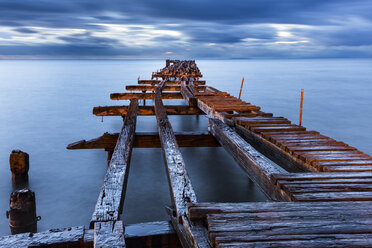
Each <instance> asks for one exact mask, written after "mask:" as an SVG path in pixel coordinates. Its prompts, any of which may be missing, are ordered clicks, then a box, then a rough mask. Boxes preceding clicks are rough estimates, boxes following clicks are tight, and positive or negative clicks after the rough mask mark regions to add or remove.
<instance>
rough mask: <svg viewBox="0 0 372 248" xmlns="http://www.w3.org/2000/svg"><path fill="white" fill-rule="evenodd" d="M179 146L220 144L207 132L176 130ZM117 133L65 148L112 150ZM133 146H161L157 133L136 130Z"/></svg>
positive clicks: (75, 143)
mask: <svg viewBox="0 0 372 248" xmlns="http://www.w3.org/2000/svg"><path fill="white" fill-rule="evenodd" d="M175 135H176V140H177V143H178V146H179V147H216V146H220V144H219V143H218V142H217V140H216V139H215V138H214V136H213V135H211V134H210V133H209V132H177V133H175ZM118 137H119V133H113V134H110V133H104V134H103V135H102V136H100V137H98V138H95V139H91V140H88V141H86V140H80V141H77V142H74V143H72V144H69V145H68V146H67V149H71V150H73V149H105V150H108V151H109V150H112V151H113V150H114V149H115V145H116V142H117V139H118ZM133 148H161V144H160V138H159V133H153V132H136V134H135V136H134V143H133Z"/></svg>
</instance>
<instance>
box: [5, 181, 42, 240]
mask: <svg viewBox="0 0 372 248" xmlns="http://www.w3.org/2000/svg"><path fill="white" fill-rule="evenodd" d="M9 207H10V210H9V211H7V212H6V217H7V218H9V219H10V223H9V226H10V230H11V232H12V234H17V233H25V232H33V233H34V232H37V222H38V221H39V220H40V219H41V217H40V216H36V203H35V193H34V192H32V191H31V190H29V189H28V188H25V189H21V190H17V191H14V192H13V193H12V194H11V195H10V203H9Z"/></svg>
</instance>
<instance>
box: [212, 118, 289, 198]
mask: <svg viewBox="0 0 372 248" xmlns="http://www.w3.org/2000/svg"><path fill="white" fill-rule="evenodd" d="M209 131H210V132H211V133H212V134H213V135H214V136H215V137H216V139H217V140H218V141H219V142H220V144H221V145H222V146H223V147H224V148H225V149H226V151H228V152H229V153H230V155H231V156H233V158H234V159H235V161H236V162H237V163H238V164H239V166H240V167H241V168H242V169H243V170H244V171H245V172H246V173H247V174H248V176H249V177H250V178H251V179H252V180H253V181H254V182H255V183H256V184H257V185H259V186H260V187H261V189H262V190H263V192H264V193H265V194H266V195H267V196H268V197H270V198H271V199H281V198H280V196H279V195H277V194H276V190H275V188H274V187H273V182H272V181H271V179H270V176H271V175H272V174H276V173H277V172H279V171H281V172H282V173H287V172H286V170H284V169H283V168H281V167H280V166H278V165H276V164H274V163H273V162H272V161H270V160H269V159H267V158H266V157H264V156H263V155H262V154H261V153H259V152H258V151H257V150H256V149H254V148H253V147H252V146H251V145H250V144H248V143H247V142H246V141H245V140H244V139H243V138H242V137H240V136H239V135H238V134H237V133H236V132H235V131H234V130H233V129H231V128H230V127H229V126H227V125H226V124H225V123H223V122H222V121H220V120H216V119H210V120H209Z"/></svg>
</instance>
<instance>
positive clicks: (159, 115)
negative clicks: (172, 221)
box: [154, 81, 196, 216]
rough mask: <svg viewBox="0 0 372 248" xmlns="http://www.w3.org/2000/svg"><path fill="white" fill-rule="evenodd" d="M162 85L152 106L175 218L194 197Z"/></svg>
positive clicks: (184, 211)
mask: <svg viewBox="0 0 372 248" xmlns="http://www.w3.org/2000/svg"><path fill="white" fill-rule="evenodd" d="M164 83H165V81H163V82H162V83H161V84H159V86H158V87H157V88H156V92H155V98H154V102H155V105H154V106H155V112H156V120H157V123H158V131H159V137H160V142H161V145H162V150H163V155H164V160H165V164H166V168H167V175H168V181H169V188H170V191H171V199H172V203H173V207H174V209H175V210H176V213H177V216H182V215H185V214H186V210H187V204H188V203H190V202H196V195H195V192H194V189H193V187H192V185H191V181H190V178H189V176H188V173H187V170H186V166H185V162H184V160H183V157H182V154H181V152H180V150H179V147H178V144H177V141H176V136H175V135H174V132H173V129H172V125H171V124H170V122H169V120H168V116H167V113H166V109H165V107H164V105H163V101H162V99H161V91H162V88H163V87H164Z"/></svg>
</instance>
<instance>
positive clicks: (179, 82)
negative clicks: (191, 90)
mask: <svg viewBox="0 0 372 248" xmlns="http://www.w3.org/2000/svg"><path fill="white" fill-rule="evenodd" d="M160 82H161V80H138V84H151V85H157V84H159V83H160ZM193 82H194V84H195V85H205V80H195V81H193ZM165 83H166V84H173V85H180V84H181V81H180V80H169V81H167V82H165Z"/></svg>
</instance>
